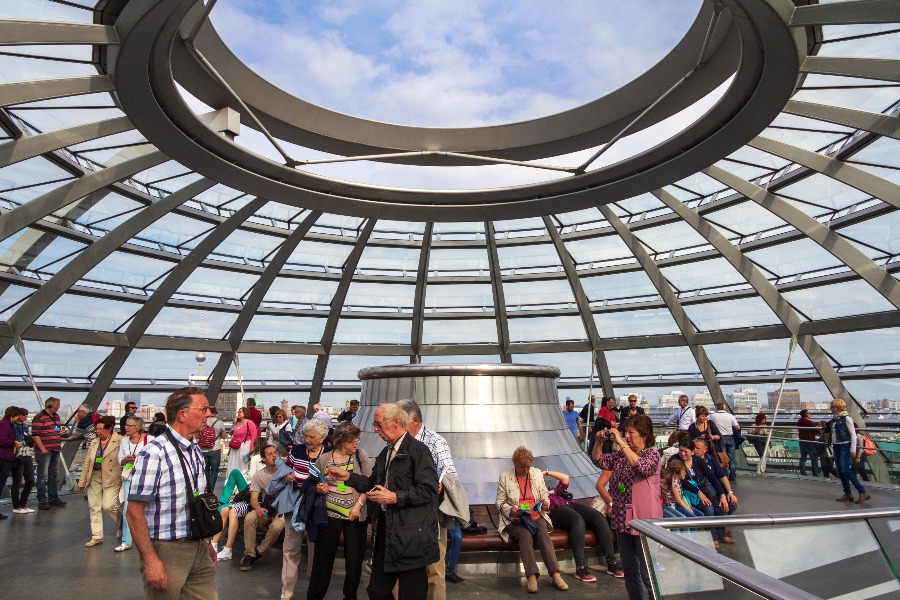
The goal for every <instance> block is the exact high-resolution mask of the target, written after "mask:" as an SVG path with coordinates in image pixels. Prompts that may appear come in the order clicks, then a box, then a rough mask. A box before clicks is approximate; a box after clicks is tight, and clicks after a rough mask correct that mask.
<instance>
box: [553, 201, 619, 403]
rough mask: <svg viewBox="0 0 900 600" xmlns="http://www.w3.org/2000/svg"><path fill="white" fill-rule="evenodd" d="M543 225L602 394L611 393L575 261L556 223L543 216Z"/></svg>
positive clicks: (611, 388)
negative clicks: (565, 280) (578, 317)
mask: <svg viewBox="0 0 900 600" xmlns="http://www.w3.org/2000/svg"><path fill="white" fill-rule="evenodd" d="M544 226H545V227H546V228H547V232H548V233H549V234H550V238H551V239H552V240H553V245H554V246H555V247H556V252H557V254H559V260H560V262H561V263H562V266H563V270H564V271H565V272H566V277H567V278H568V279H569V287H571V288H572V295H573V296H575V302H576V304H578V312H579V314H580V315H581V322H582V324H583V325H584V330H585V331H586V332H587V336H588V339H589V340H590V342H591V348H592V349H593V352H594V362H595V363H596V366H597V374H598V376H599V377H600V387H601V388H603V390H604V391H605V392H604V394H612V393H613V385H612V378H611V377H610V375H609V366H608V365H607V364H606V355H604V354H603V348H602V347H601V345H600V333H599V332H598V331H597V323H595V322H594V316H593V315H592V314H591V306H590V303H589V302H588V299H587V296H586V295H585V293H584V288H583V287H582V286H581V280H580V279H579V278H578V272H577V271H576V270H575V261H574V260H573V259H572V256H571V255H570V254H569V251H568V250H566V245H565V244H564V243H563V240H562V236H560V235H559V231H558V230H557V229H556V224H555V223H554V222H553V219H551V218H550V217H547V216H545V217H544Z"/></svg>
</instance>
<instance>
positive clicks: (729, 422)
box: [709, 410, 741, 435]
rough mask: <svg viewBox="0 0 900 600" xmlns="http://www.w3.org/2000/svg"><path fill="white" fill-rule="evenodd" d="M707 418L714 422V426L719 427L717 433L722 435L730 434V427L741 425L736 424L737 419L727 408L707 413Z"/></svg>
mask: <svg viewBox="0 0 900 600" xmlns="http://www.w3.org/2000/svg"><path fill="white" fill-rule="evenodd" d="M709 420H710V421H712V422H713V423H715V425H716V427H717V428H718V429H719V433H720V434H722V435H731V428H732V427H737V428H738V429H740V428H741V426H740V425H738V422H737V419H735V418H734V415H733V414H731V413H730V412H728V411H727V410H717V411H716V412H714V413H712V414H711V415H709Z"/></svg>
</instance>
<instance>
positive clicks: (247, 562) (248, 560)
mask: <svg viewBox="0 0 900 600" xmlns="http://www.w3.org/2000/svg"><path fill="white" fill-rule="evenodd" d="M260 558H262V554H260V553H259V552H257V553H256V556H250V555H249V554H245V555H244V558H242V559H241V571H249V570H250V569H252V568H253V563H255V562H256V561H258V560H259V559H260Z"/></svg>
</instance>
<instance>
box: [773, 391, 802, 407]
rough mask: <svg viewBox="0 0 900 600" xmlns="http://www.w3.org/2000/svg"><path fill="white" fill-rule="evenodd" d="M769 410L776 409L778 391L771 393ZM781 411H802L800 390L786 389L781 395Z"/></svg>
mask: <svg viewBox="0 0 900 600" xmlns="http://www.w3.org/2000/svg"><path fill="white" fill-rule="evenodd" d="M768 397H769V408H770V409H774V408H775V404H776V403H777V402H778V391H777V390H776V391H774V392H769V393H768ZM779 410H783V411H790V410H800V390H789V389H785V390H784V391H783V392H782V394H781V407H780V408H779Z"/></svg>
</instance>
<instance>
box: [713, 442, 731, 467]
mask: <svg viewBox="0 0 900 600" xmlns="http://www.w3.org/2000/svg"><path fill="white" fill-rule="evenodd" d="M713 452H715V454H716V459H717V460H718V461H719V466H720V467H722V468H723V469H725V468H727V467H728V465H729V464H730V463H731V458H729V457H728V453H727V452H725V451H723V450H722V446H720V445H719V444H717V443H715V442H713Z"/></svg>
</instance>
